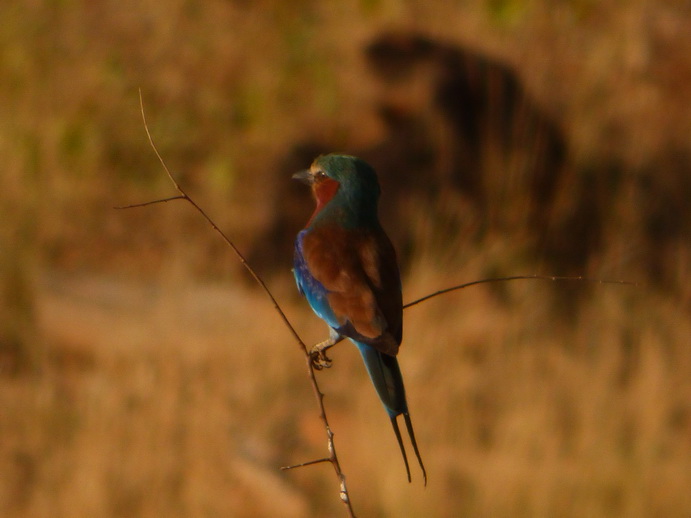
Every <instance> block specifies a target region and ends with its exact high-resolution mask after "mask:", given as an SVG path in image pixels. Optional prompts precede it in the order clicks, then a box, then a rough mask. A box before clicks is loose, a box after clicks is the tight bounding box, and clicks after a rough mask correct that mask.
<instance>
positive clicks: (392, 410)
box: [355, 342, 427, 485]
mask: <svg viewBox="0 0 691 518" xmlns="http://www.w3.org/2000/svg"><path fill="white" fill-rule="evenodd" d="M355 345H357V347H358V349H359V350H360V354H361V355H362V359H363V360H364V362H365V367H367V373H368V374H369V377H370V379H371V380H372V384H373V385H374V388H375V389H376V390H377V394H378V395H379V399H380V400H381V402H382V404H383V405H384V408H385V409H386V411H387V413H388V414H389V418H390V419H391V425H392V426H393V431H394V433H395V434H396V439H397V440H398V445H399V447H400V448H401V454H402V455H403V461H404V462H405V469H406V472H407V474H408V482H410V468H409V466H408V457H407V455H406V452H405V448H404V447H403V440H402V438H401V431H400V429H399V428H398V422H397V421H396V418H397V417H398V416H399V415H401V414H403V418H404V419H405V424H406V429H407V430H408V435H409V436H410V442H411V443H412V445H413V450H414V451H415V455H416V456H417V461H418V463H419V464H420V469H422V476H423V478H424V481H425V485H427V472H426V471H425V466H424V464H423V463H422V457H420V452H419V450H418V447H417V441H416V440H415V432H414V431H413V423H412V421H411V420H410V414H409V412H408V403H407V402H406V398H405V387H404V386H403V377H402V376H401V369H400V368H399V366H398V360H397V359H396V357H395V356H389V355H388V354H384V353H381V352H379V351H377V350H376V349H375V348H374V347H372V346H370V345H367V344H363V343H359V342H355Z"/></svg>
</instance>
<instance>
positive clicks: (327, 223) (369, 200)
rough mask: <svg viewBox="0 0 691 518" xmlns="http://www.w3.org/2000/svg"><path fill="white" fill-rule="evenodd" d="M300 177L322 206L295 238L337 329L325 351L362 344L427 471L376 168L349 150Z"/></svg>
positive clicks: (309, 291) (308, 291)
mask: <svg viewBox="0 0 691 518" xmlns="http://www.w3.org/2000/svg"><path fill="white" fill-rule="evenodd" d="M293 178H295V179H298V180H302V181H305V182H306V183H308V184H310V185H311V187H312V192H313V194H314V197H315V199H316V203H317V207H316V209H315V211H314V213H313V214H312V217H311V218H310V220H309V221H308V222H307V226H306V227H305V228H304V229H303V230H302V231H301V232H300V233H299V234H298V236H297V240H296V242H295V257H294V269H293V272H294V274H295V280H296V282H297V285H298V289H299V290H300V293H301V294H303V295H304V296H305V297H306V298H307V301H308V302H309V304H310V306H311V307H312V309H313V310H314V312H315V313H316V314H317V315H318V316H319V317H321V318H322V319H323V320H324V321H326V323H327V324H328V325H329V326H330V328H331V338H330V339H329V340H327V341H325V342H322V343H321V344H319V345H318V346H317V349H318V350H319V351H321V350H323V349H325V348H328V347H330V346H331V345H333V344H334V343H336V342H337V341H338V340H340V339H341V337H347V338H349V339H350V341H352V342H353V343H354V344H355V345H356V346H357V348H358V349H359V350H360V354H361V355H362V359H363V360H364V362H365V367H367V372H368V373H369V376H370V379H371V380H372V383H373V384H374V388H375V389H376V390H377V394H378V395H379V398H380V399H381V402H382V403H383V404H384V408H385V409H386V411H387V412H388V414H389V417H390V419H391V424H392V425H393V429H394V433H395V434H396V439H397V440H398V445H399V447H400V448H401V453H402V455H403V461H404V462H405V467H406V472H407V474H408V481H409V482H410V468H409V466H408V458H407V456H406V452H405V448H404V446H403V441H402V439H401V432H400V430H399V428H398V422H397V421H396V418H397V417H398V416H399V415H401V414H403V418H404V419H405V423H406V428H407V429H408V434H409V436H410V441H411V443H412V445H413V449H414V450H415V455H416V456H417V459H418V462H419V463H420V468H421V469H422V475H423V478H424V481H425V484H427V474H426V472H425V467H424V465H423V463H422V459H421V457H420V452H419V451H418V447H417V442H416V441H415V433H414V432H413V425H412V422H411V420H410V414H409V412H408V404H407V402H406V397H405V389H404V387H403V378H402V377H401V370H400V368H399V366H398V360H397V359H396V355H397V354H398V348H399V346H400V344H401V338H402V332H403V304H402V297H401V279H400V274H399V270H398V263H397V261H396V252H395V251H394V248H393V245H392V244H391V241H390V240H389V238H388V236H387V235H386V233H385V232H384V230H383V229H382V227H381V225H380V224H379V218H378V215H377V205H378V202H379V193H380V188H379V182H378V181H377V175H376V173H375V172H374V169H372V167H371V166H370V165H369V164H367V163H366V162H364V161H363V160H361V159H359V158H356V157H353V156H347V155H335V154H332V155H324V156H320V157H319V158H317V159H316V160H315V161H314V163H313V164H312V166H311V167H310V168H309V169H308V170H306V171H302V172H300V173H297V174H296V175H294V176H293Z"/></svg>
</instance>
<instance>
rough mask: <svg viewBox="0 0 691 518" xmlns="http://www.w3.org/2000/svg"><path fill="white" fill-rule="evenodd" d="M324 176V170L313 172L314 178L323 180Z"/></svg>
mask: <svg viewBox="0 0 691 518" xmlns="http://www.w3.org/2000/svg"><path fill="white" fill-rule="evenodd" d="M324 178H326V173H325V172H324V171H317V172H316V173H314V179H315V180H323V179H324Z"/></svg>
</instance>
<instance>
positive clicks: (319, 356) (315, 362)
mask: <svg viewBox="0 0 691 518" xmlns="http://www.w3.org/2000/svg"><path fill="white" fill-rule="evenodd" d="M341 340H343V337H342V336H341V335H339V334H338V333H336V332H335V331H334V330H333V329H332V330H331V331H330V334H329V338H328V339H326V340H324V341H323V342H319V343H318V344H316V345H315V346H314V347H312V349H310V353H309V354H310V360H311V361H312V367H314V369H316V370H318V371H320V370H322V369H328V368H330V367H331V364H332V363H333V362H332V360H331V358H329V357H328V356H327V355H326V351H327V350H329V349H330V348H331V347H333V346H334V345H336V344H337V343H338V342H340V341H341Z"/></svg>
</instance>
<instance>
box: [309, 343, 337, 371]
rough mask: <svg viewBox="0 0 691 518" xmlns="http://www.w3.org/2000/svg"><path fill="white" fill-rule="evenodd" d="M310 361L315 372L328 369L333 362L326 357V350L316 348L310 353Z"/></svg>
mask: <svg viewBox="0 0 691 518" xmlns="http://www.w3.org/2000/svg"><path fill="white" fill-rule="evenodd" d="M310 360H311V361H312V367H313V368H314V369H315V370H318V371H320V370H322V369H329V368H331V365H332V363H333V361H332V360H331V358H329V357H328V356H327V355H326V349H317V348H316V347H315V348H313V349H312V350H311V351H310Z"/></svg>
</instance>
